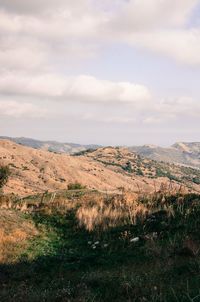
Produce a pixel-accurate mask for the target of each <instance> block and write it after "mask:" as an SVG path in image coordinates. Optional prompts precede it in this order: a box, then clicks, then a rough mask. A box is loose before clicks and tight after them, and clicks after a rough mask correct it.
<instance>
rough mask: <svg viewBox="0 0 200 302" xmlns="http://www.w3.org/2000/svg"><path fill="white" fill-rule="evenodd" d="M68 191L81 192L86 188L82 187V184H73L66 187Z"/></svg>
mask: <svg viewBox="0 0 200 302" xmlns="http://www.w3.org/2000/svg"><path fill="white" fill-rule="evenodd" d="M67 189H68V190H83V189H86V186H83V185H82V184H80V183H78V182H75V183H70V184H68V186H67Z"/></svg>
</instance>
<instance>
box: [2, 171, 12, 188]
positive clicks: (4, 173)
mask: <svg viewBox="0 0 200 302" xmlns="http://www.w3.org/2000/svg"><path fill="white" fill-rule="evenodd" d="M9 176H10V169H9V167H8V166H5V167H0V189H2V188H3V186H4V185H5V184H6V183H7V181H8V178H9Z"/></svg>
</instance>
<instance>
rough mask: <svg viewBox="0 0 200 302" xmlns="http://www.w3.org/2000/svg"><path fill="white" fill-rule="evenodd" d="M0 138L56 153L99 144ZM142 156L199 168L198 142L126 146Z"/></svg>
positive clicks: (74, 151) (199, 143) (76, 150)
mask: <svg viewBox="0 0 200 302" xmlns="http://www.w3.org/2000/svg"><path fill="white" fill-rule="evenodd" d="M0 139H2V140H3V139H6V140H10V141H13V142H15V143H17V144H21V145H23V146H28V147H32V148H35V149H42V150H46V151H52V152H57V153H66V154H75V153H77V152H81V151H86V150H88V149H94V150H95V149H97V148H100V147H101V146H99V145H93V144H90V145H81V144H74V143H60V142H56V141H41V140H36V139H31V138H24V137H15V138H13V137H7V136H0ZM128 149H129V150H130V151H133V152H135V153H137V154H139V155H140V156H142V157H144V158H150V159H153V160H156V161H163V162H169V163H176V164H181V165H186V166H191V167H194V168H200V142H192V143H187V142H177V143H175V144H173V145H172V146H170V147H166V148H164V147H159V146H156V145H143V146H131V147H128Z"/></svg>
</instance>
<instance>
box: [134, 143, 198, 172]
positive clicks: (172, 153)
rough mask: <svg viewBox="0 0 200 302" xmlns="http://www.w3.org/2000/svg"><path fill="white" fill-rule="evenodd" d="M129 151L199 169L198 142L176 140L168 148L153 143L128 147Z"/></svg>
mask: <svg viewBox="0 0 200 302" xmlns="http://www.w3.org/2000/svg"><path fill="white" fill-rule="evenodd" d="M129 150H130V151H133V152H136V153H137V154H139V155H141V156H143V157H146V158H150V159H154V160H156V161H163V162H170V163H175V164H181V165H186V166H191V167H194V168H199V169H200V143H199V142H195V143H185V142H178V143H175V144H174V145H172V146H171V147H168V148H162V147H159V146H154V145H144V146H135V147H129Z"/></svg>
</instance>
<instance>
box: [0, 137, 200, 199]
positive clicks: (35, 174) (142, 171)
mask: <svg viewBox="0 0 200 302" xmlns="http://www.w3.org/2000/svg"><path fill="white" fill-rule="evenodd" d="M0 165H9V166H10V169H11V172H12V175H11V177H10V179H9V182H8V184H7V186H6V187H5V192H6V193H12V192H13V193H16V194H19V195H30V194H35V193H39V192H45V191H47V190H49V191H56V190H62V189H66V188H67V185H68V184H69V183H74V182H79V183H81V184H83V185H85V186H87V187H88V188H89V189H97V190H102V191H106V190H108V191H113V190H118V188H119V187H124V188H125V189H128V190H132V191H133V192H138V191H140V192H152V191H154V190H155V188H156V189H157V190H158V189H159V188H160V186H161V184H162V183H168V184H169V182H170V180H171V184H172V183H173V186H174V187H180V185H181V184H182V183H183V184H185V186H186V187H187V188H188V189H190V190H195V191H200V185H199V183H200V171H198V170H194V169H191V168H184V167H182V168H180V167H179V166H175V165H167V164H165V165H164V166H163V165H161V164H159V163H157V162H155V161H151V160H144V159H141V158H140V157H139V156H138V155H136V154H133V153H132V152H130V151H128V150H127V149H123V148H122V149H121V148H100V149H98V150H97V151H93V152H86V153H85V155H81V156H70V155H67V154H55V153H52V152H47V151H43V150H36V149H33V148H29V147H24V146H21V145H18V144H15V143H13V142H11V141H6V140H2V141H0ZM184 169H186V170H184Z"/></svg>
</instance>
